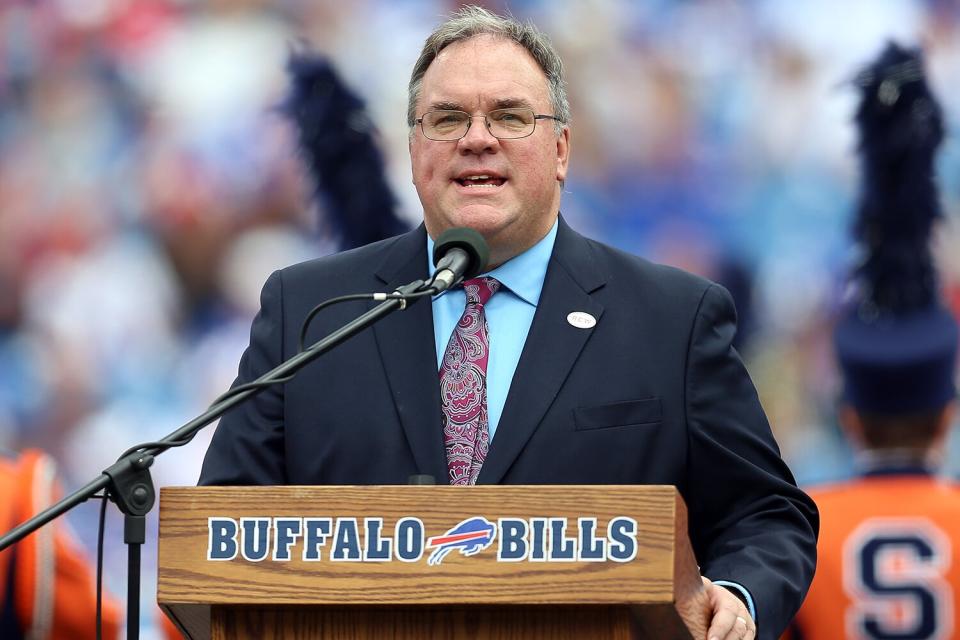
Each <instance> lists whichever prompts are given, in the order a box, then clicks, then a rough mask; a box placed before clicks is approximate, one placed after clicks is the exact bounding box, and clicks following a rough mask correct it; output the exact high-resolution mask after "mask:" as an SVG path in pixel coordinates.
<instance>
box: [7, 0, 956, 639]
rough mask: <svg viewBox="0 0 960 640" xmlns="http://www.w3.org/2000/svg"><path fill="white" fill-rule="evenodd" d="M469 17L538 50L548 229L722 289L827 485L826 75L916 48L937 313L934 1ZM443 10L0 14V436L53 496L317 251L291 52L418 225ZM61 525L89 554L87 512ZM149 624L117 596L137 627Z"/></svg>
mask: <svg viewBox="0 0 960 640" xmlns="http://www.w3.org/2000/svg"><path fill="white" fill-rule="evenodd" d="M482 4H484V5H485V6H488V7H489V8H491V9H494V10H501V11H502V10H505V9H507V10H510V11H512V12H513V13H514V14H515V15H516V16H518V17H521V18H529V19H531V20H533V21H534V22H536V23H537V24H538V25H539V26H540V27H542V28H543V29H544V30H545V31H547V33H549V34H550V35H551V36H552V38H553V39H554V42H555V44H556V45H557V47H558V49H559V50H560V52H561V54H562V55H563V56H564V59H565V62H566V64H567V73H568V81H569V85H570V87H569V88H570V94H571V103H572V107H573V113H574V121H573V135H572V145H573V155H572V169H571V176H570V178H569V179H568V181H567V183H566V187H565V191H566V193H565V195H564V201H563V204H562V210H563V213H564V215H565V216H566V217H567V219H568V220H569V221H570V222H571V224H572V225H573V226H574V227H575V228H576V229H578V230H580V231H581V232H583V233H585V234H587V235H591V236H594V237H596V238H598V239H601V240H604V241H606V242H608V243H610V244H613V245H615V246H618V247H621V248H623V249H626V250H628V251H631V252H635V253H638V254H640V255H644V256H646V257H649V258H651V259H653V260H655V261H658V262H665V263H668V264H673V265H676V266H680V267H682V268H686V269H688V270H692V271H694V272H697V273H700V274H703V275H706V276H708V277H711V278H713V279H716V280H718V281H720V282H722V283H723V284H725V285H726V286H727V287H728V288H730V290H731V291H732V292H733V294H734V296H735V298H736V300H737V304H738V308H739V311H740V315H741V330H740V335H739V338H738V340H739V347H740V349H741V351H742V353H743V354H744V358H745V360H746V362H747V365H748V368H749V369H750V371H751V374H752V375H753V377H754V380H755V382H756V383H757V386H758V387H759V389H760V393H761V397H762V400H763V403H764V406H765V408H766V410H767V412H768V414H769V416H770V419H771V422H772V425H773V428H774V431H775V433H776V435H777V437H778V440H779V442H780V444H781V447H782V449H783V453H784V456H785V458H786V459H787V461H788V462H789V463H790V464H791V466H792V468H793V470H794V472H795V473H796V475H797V477H798V480H799V481H800V482H801V483H802V484H805V485H810V484H813V483H820V482H824V481H829V480H833V479H840V478H844V477H846V476H848V475H849V474H850V473H851V472H852V453H851V451H850V450H849V448H848V447H847V445H845V444H844V442H843V439H842V437H841V435H840V432H839V429H838V427H837V425H836V420H835V415H834V410H835V406H836V399H837V395H838V391H839V389H838V377H837V372H836V367H835V365H834V363H833V360H832V353H831V347H830V332H831V327H832V324H833V321H834V318H835V317H836V315H837V312H838V309H839V307H840V304H841V302H842V300H843V296H844V290H845V286H846V280H845V274H846V273H847V272H848V270H849V268H850V266H851V265H852V264H853V262H854V260H855V259H856V252H855V250H854V248H853V247H852V246H851V243H850V241H849V239H848V233H847V229H848V222H849V220H850V219H851V216H852V214H853V211H854V208H855V203H856V199H857V193H858V188H859V182H858V178H859V173H858V163H857V156H856V131H855V128H854V126H853V124H852V116H853V109H854V105H855V102H856V99H857V97H858V92H857V90H856V89H855V88H854V87H853V85H852V84H851V80H852V78H853V77H854V75H855V74H856V72H857V71H858V70H859V69H860V68H861V67H863V66H864V65H865V64H866V63H868V62H869V61H870V60H872V59H873V58H874V57H875V56H876V55H878V54H879V52H880V51H881V49H882V48H883V46H884V45H885V44H886V42H887V41H888V40H890V39H893V40H896V41H897V42H899V43H900V44H902V45H905V46H921V47H923V49H924V51H925V52H926V56H927V70H928V74H929V78H930V83H931V86H932V88H933V90H934V92H935V94H936V95H937V97H938V98H939V99H940V102H941V104H942V106H943V107H944V110H945V114H946V124H947V129H948V133H947V140H946V142H945V144H944V145H943V147H942V148H941V151H940V155H939V159H938V165H937V167H938V179H939V184H940V186H941V195H942V201H943V205H944V210H945V213H946V219H945V220H944V223H943V225H942V227H941V229H940V230H939V232H938V235H937V238H936V255H937V259H938V262H939V265H940V270H941V275H942V278H943V282H942V283H943V286H944V291H945V295H946V296H947V299H948V300H949V301H950V302H951V304H952V306H953V308H954V309H960V225H958V224H957V222H956V218H957V217H958V214H960V142H958V133H960V90H958V89H957V87H956V79H957V78H960V4H958V3H957V2H955V0H940V1H935V0H928V1H921V0H912V1H908V0H884V2H875V1H874V0H844V1H843V2H834V1H833V0H805V1H804V2H796V1H794V0H755V1H753V2H737V1H734V0H685V1H684V0H644V1H642V2H628V1H625V0H624V1H615V0H582V1H575V0H519V1H515V2H508V3H507V2H485V3H482ZM457 6H458V3H456V2H443V1H439V0H409V1H397V0H354V1H352V2H349V3H348V2H342V1H339V0H326V1H322V0H210V1H202V0H4V2H2V3H0V446H3V447H6V448H9V449H21V448H24V447H27V446H38V447H41V448H43V449H46V450H47V451H49V452H50V453H52V454H53V455H54V456H55V457H56V459H57V460H58V462H59V464H60V469H61V472H62V474H63V476H64V479H65V482H66V484H67V487H68V488H69V489H73V488H76V487H77V486H79V485H80V484H81V483H83V482H85V481H87V480H88V479H90V478H92V477H93V476H95V475H96V474H98V473H99V472H100V471H101V470H102V469H103V468H105V467H106V466H108V465H109V464H110V463H111V462H112V461H113V460H114V459H115V458H116V456H117V455H119V454H120V453H121V452H122V451H123V450H124V449H126V448H127V447H128V446H130V445H132V444H135V443H137V442H141V441H147V440H151V439H155V438H158V437H160V436H163V435H164V434H166V433H168V432H170V431H172V430H174V429H175V428H177V427H179V426H180V425H182V424H183V423H185V422H186V421H188V420H189V419H190V418H192V417H193V416H194V415H196V414H198V413H200V412H201V411H202V410H203V409H205V408H206V406H207V405H208V403H209V402H210V401H211V400H212V399H213V398H214V397H216V396H217V395H218V394H219V393H221V392H222V391H223V390H225V389H226V388H227V387H228V386H229V384H230V382H231V381H232V379H233V376H234V374H235V371H236V365H237V361H238V359H239V357H240V354H241V352H242V350H243V348H244V346H245V345H246V342H247V331H248V328H249V323H250V320H251V319H252V317H253V315H254V314H255V313H256V310H257V307H258V294H259V289H260V286H261V285H262V283H263V281H264V280H265V279H266V277H267V275H269V273H270V271H272V270H273V269H275V268H278V267H281V266H284V265H287V264H291V263H293V262H297V261H300V260H303V259H307V258H310V257H313V256H317V255H322V254H326V253H330V252H333V251H337V250H338V249H339V248H341V242H340V239H339V238H338V237H337V236H336V233H335V228H336V225H334V224H331V219H332V218H331V216H332V215H333V213H332V212H331V211H329V210H328V208H325V205H324V203H323V202H316V201H315V200H314V199H313V198H312V197H311V193H312V191H313V182H312V178H311V176H310V174H309V172H308V171H307V169H306V164H305V162H304V159H303V157H302V155H301V154H300V153H298V150H297V144H296V131H295V129H294V128H293V126H292V124H291V123H290V122H289V121H288V119H286V118H285V117H284V116H283V115H282V114H280V113H279V111H278V109H277V108H276V107H277V105H278V104H279V103H280V101H281V100H282V98H283V96H284V94H285V93H286V91H287V90H288V79H287V77H286V75H285V71H284V68H285V64H286V61H287V58H288V56H289V55H290V52H291V51H306V50H311V51H316V52H319V53H321V54H323V55H325V56H327V57H329V59H330V61H331V62H332V63H333V64H334V65H335V67H336V68H337V70H338V71H339V73H340V75H341V77H342V78H343V79H344V81H345V82H346V83H347V84H348V85H349V86H350V87H351V88H352V89H353V90H354V91H355V92H356V93H357V94H358V95H359V96H360V97H361V98H362V99H363V100H364V101H366V103H367V106H368V110H369V114H370V117H371V119H372V120H373V122H374V123H376V125H377V127H378V138H377V139H378V142H379V144H380V147H381V150H382V152H383V154H384V158H385V161H386V170H387V176H388V180H389V184H390V186H391V187H392V189H393V191H394V194H395V198H396V212H397V214H398V215H399V216H400V217H401V218H402V219H404V220H406V221H408V222H409V224H410V225H411V226H412V225H414V224H416V223H417V221H418V220H419V217H420V210H419V204H418V201H417V199H416V194H415V192H414V190H413V187H412V184H411V182H410V169H409V161H408V156H407V150H406V141H407V128H406V124H405V110H406V85H407V81H408V78H409V73H410V69H411V67H412V65H413V62H414V60H415V59H416V56H417V54H418V53H419V50H420V46H421V45H422V42H423V40H424V38H425V37H426V35H427V34H428V33H429V31H430V30H431V29H432V27H433V26H434V25H435V24H436V23H437V22H438V21H439V20H440V18H441V17H442V16H444V15H446V14H447V13H449V12H450V11H451V10H453V9H455V8H456V7H457ZM209 436H210V433H204V434H201V435H200V436H198V437H197V439H196V441H195V442H194V443H192V444H191V445H189V446H188V447H186V448H184V449H180V450H173V451H170V452H168V453H166V454H165V455H163V456H162V457H160V458H158V460H157V462H156V465H155V466H154V469H153V473H154V479H155V481H156V483H157V484H158V485H159V486H163V485H184V484H194V483H195V482H196V479H197V476H198V473H199V466H200V462H201V460H202V456H203V452H204V450H205V448H206V444H207V442H208V440H209ZM958 440H960V438H957V437H954V438H953V442H952V444H951V447H950V450H951V455H950V460H948V464H947V467H946V472H947V473H949V474H951V475H954V476H957V475H958V473H960V443H958V442H957V441H958ZM155 515H156V514H155V513H154V518H155ZM70 519H71V522H72V523H73V525H74V527H75V528H76V529H77V531H78V532H79V534H80V536H81V538H82V539H83V540H84V541H85V542H86V543H87V545H88V546H90V547H92V546H93V544H94V541H95V528H96V508H95V506H94V505H92V504H88V505H83V506H81V507H79V508H78V509H75V510H74V512H72V513H71V514H70ZM120 524H121V519H120V516H119V515H118V514H116V513H115V512H113V511H111V515H110V517H109V522H108V525H109V526H108V532H107V545H108V548H107V572H108V573H107V582H108V586H109V587H110V588H111V590H113V591H114V592H115V593H118V594H122V593H124V586H123V585H124V580H125V557H126V555H125V554H126V551H125V549H124V548H123V545H122V544H121V541H122V534H121V533H120ZM154 533H155V532H154ZM154 553H155V551H154V549H153V548H152V547H151V548H148V549H147V550H146V562H145V574H144V580H143V582H144V587H143V588H144V597H146V598H152V597H153V589H154V584H155V564H154V562H155V561H154V560H153V559H152V554H154ZM151 571H153V572H154V573H151ZM151 616H152V612H151V610H150V607H147V608H145V616H144V617H145V620H144V623H143V628H144V632H145V634H146V636H145V637H150V635H151V634H155V633H156V632H155V630H154V628H155V621H154V620H152V619H151Z"/></svg>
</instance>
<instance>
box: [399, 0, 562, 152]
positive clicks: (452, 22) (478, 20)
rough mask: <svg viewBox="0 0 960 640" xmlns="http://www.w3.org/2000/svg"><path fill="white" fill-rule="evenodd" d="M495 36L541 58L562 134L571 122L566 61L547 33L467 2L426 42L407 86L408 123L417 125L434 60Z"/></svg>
mask: <svg viewBox="0 0 960 640" xmlns="http://www.w3.org/2000/svg"><path fill="white" fill-rule="evenodd" d="M479 35H491V36H497V37H500V38H505V39H507V40H512V41H513V42H516V43H517V44H519V45H520V46H521V47H523V48H524V49H526V50H527V51H529V52H530V55H531V56H533V59H534V60H536V61H537V64H538V65H540V68H541V69H542V70H543V73H544V75H546V77H547V85H548V87H549V90H550V102H551V104H552V105H553V115H555V116H556V117H557V118H559V119H560V120H559V121H557V120H554V122H553V124H554V129H555V130H556V132H557V133H558V134H559V133H561V132H562V131H563V126H564V124H565V123H568V122H570V102H569V101H568V100H567V88H566V83H565V82H564V81H563V62H562V61H561V60H560V56H559V55H558V54H557V51H556V49H554V48H553V44H552V43H551V42H550V39H549V38H547V36H546V35H545V34H544V33H543V32H542V31H540V30H539V29H537V27H535V26H534V25H533V24H531V23H526V24H524V23H521V22H518V21H517V20H516V19H514V18H513V17H502V16H498V15H496V14H494V13H491V12H489V11H487V10H486V9H484V8H482V7H478V6H475V5H467V6H465V7H463V8H461V9H460V10H459V11H457V12H456V13H454V14H453V15H452V16H451V17H450V18H449V19H448V20H447V21H446V22H444V23H442V24H441V25H440V26H438V27H437V28H436V29H435V30H434V31H433V33H431V34H430V36H429V37H428V38H427V40H426V42H424V43H423V50H422V51H421V52H420V57H419V58H417V63H416V64H415V65H413V73H412V74H411V75H410V85H409V87H408V89H407V125H408V126H410V127H411V128H412V127H413V126H414V124H415V122H416V118H417V111H416V109H417V100H418V99H419V98H420V89H421V87H422V85H423V76H424V74H426V72H427V68H428V67H429V66H430V65H431V64H432V63H433V61H434V59H436V57H437V56H438V55H439V54H440V52H441V51H443V50H444V49H445V48H446V47H449V46H450V45H452V44H454V43H456V42H462V41H464V40H469V39H470V38H473V37H474V36H479Z"/></svg>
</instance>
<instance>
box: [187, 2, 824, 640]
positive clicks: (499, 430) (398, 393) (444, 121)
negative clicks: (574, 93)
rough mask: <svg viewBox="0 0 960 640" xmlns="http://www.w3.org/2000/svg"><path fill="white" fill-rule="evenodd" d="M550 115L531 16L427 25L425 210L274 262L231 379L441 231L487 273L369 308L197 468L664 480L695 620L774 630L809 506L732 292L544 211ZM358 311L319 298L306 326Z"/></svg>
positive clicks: (422, 70)
mask: <svg viewBox="0 0 960 640" xmlns="http://www.w3.org/2000/svg"><path fill="white" fill-rule="evenodd" d="M569 121H570V114H569V106H568V104H567V99H566V94H565V90H564V83H563V77H562V66H561V62H560V59H559V57H558V56H557V55H556V53H555V51H554V50H553V48H552V46H551V45H550V44H549V42H548V41H547V40H546V38H545V37H544V36H543V35H542V34H541V33H540V32H539V31H537V30H536V29H535V28H534V27H532V26H528V25H522V24H519V23H517V22H515V21H513V20H508V19H504V18H500V17H498V16H495V15H492V14H490V13H488V12H487V11H485V10H483V9H480V8H476V7H467V8H464V9H462V10H460V11H459V12H458V13H457V14H456V15H455V16H453V17H452V18H451V19H450V20H448V21H447V22H446V23H444V24H442V25H441V26H440V27H438V28H437V30H436V31H435V32H434V33H433V34H432V35H431V36H430V37H429V38H428V39H427V42H426V44H425V46H424V49H423V52H422V53H421V56H420V59H419V60H418V61H417V63H416V65H415V67H414V71H413V74H412V77H411V81H410V90H409V109H408V124H409V125H410V145H409V146H410V158H411V162H412V166H413V182H414V185H415V186H416V188H417V192H418V194H419V196H420V200H421V203H422V204H423V209H424V225H423V226H421V227H420V228H419V229H417V230H416V231H414V232H411V233H408V234H406V235H402V236H399V237H396V238H392V239H389V240H386V241H383V242H379V243H376V244H373V245H369V246H367V247H362V248H360V249H357V250H354V251H349V252H346V253H343V254H339V255H335V256H329V257H327V258H323V259H321V260H318V261H314V262H311V263H307V264H303V265H298V266H294V267H291V268H288V269H285V270H282V271H280V272H277V273H275V274H273V275H272V276H271V278H270V279H269V280H268V282H267V284H266V285H265V287H264V291H263V296H262V308H261V311H260V314H259V315H258V317H257V319H256V320H255V321H254V325H253V329H252V335H251V344H250V347H249V348H248V350H247V351H246V353H245V355H244V357H243V359H242V361H241V365H240V376H239V379H238V380H239V381H247V380H251V379H253V378H255V377H256V376H258V375H260V374H261V373H263V372H264V371H266V370H268V369H269V368H271V367H273V366H275V365H277V364H278V363H279V362H280V361H281V360H283V359H284V358H288V357H290V356H291V355H293V353H294V352H295V348H294V347H293V346H292V345H293V344H295V343H296V341H297V339H296V336H297V333H298V331H299V328H300V323H301V322H302V320H303V318H304V317H305V316H306V314H307V313H308V312H309V310H310V308H311V307H312V306H314V305H315V304H316V303H317V302H318V301H320V300H323V299H326V298H330V297H333V296H338V295H341V294H345V293H354V292H360V291H379V290H392V289H393V288H395V287H397V286H400V285H403V284H406V283H408V282H410V281H413V280H416V279H418V278H425V277H426V276H427V273H428V269H429V260H428V255H429V254H430V252H431V251H432V247H433V244H432V243H433V240H434V239H436V238H437V237H438V236H439V235H440V234H441V233H443V232H444V231H445V230H447V229H450V228H454V227H461V226H464V227H470V228H472V229H475V230H477V231H479V232H480V233H481V234H482V235H483V236H484V238H485V239H486V241H487V243H488V244H489V245H490V260H489V263H488V265H487V268H486V270H485V271H486V276H488V277H489V278H490V279H487V278H481V279H477V280H473V281H470V282H468V283H465V287H464V288H458V289H455V290H452V291H449V292H447V293H446V294H444V295H442V296H438V297H437V298H435V299H434V300H433V302H432V306H428V305H426V304H418V305H414V306H412V307H411V308H410V309H409V310H405V311H403V312H402V313H398V314H394V315H392V316H390V317H388V318H386V319H385V320H384V321H382V322H380V323H378V324H376V325H375V326H374V327H373V329H372V330H371V331H368V332H365V333H362V334H360V335H358V336H356V337H354V338H352V339H351V340H349V341H347V342H346V343H345V344H343V345H342V346H341V347H338V348H337V349H335V350H333V351H331V352H330V353H329V354H327V355H325V356H324V358H323V359H321V360H320V361H318V362H316V363H314V364H312V365H311V366H309V367H307V368H305V369H304V370H303V371H302V372H301V373H300V374H298V376H297V377H296V378H295V379H294V380H292V381H291V382H289V383H287V384H286V385H284V387H283V388H282V389H280V388H273V389H271V390H268V391H266V392H265V393H263V394H261V395H260V396H258V397H257V398H256V399H255V400H254V401H252V402H250V403H248V404H246V405H244V406H243V407H242V408H240V409H238V410H237V411H236V412H234V413H232V414H230V415H228V416H226V417H225V418H224V420H223V421H222V422H221V424H220V426H219V428H218V430H217V433H216V435H215V436H214V439H213V442H212V444H211V447H210V450H209V452H208V453H207V458H206V460H205V462H204V468H203V472H202V475H201V483H203V484H287V483H289V484H396V483H403V482H405V481H406V480H407V478H408V477H409V476H410V475H412V474H429V475H432V476H434V477H435V478H438V479H440V480H441V481H442V479H443V478H446V479H447V481H449V482H451V483H452V484H470V483H473V482H479V483H512V484H547V483H556V484H567V483H570V484H578V483H579V484H672V485H676V486H677V487H678V488H679V490H680V491H681V493H682V494H683V496H684V497H685V499H686V502H687V504H688V508H689V515H690V523H691V526H690V535H691V539H692V542H693V546H694V549H695V552H696V555H697V558H698V561H699V563H700V566H701V572H702V574H703V575H704V576H705V580H704V581H705V585H706V590H707V593H708V596H709V599H710V602H711V606H712V608H713V619H712V624H711V627H710V630H709V637H710V638H711V639H713V638H717V639H718V640H725V639H728V638H729V639H733V638H751V639H752V638H754V637H761V638H775V637H777V635H778V634H779V633H780V632H781V631H782V629H783V628H784V627H785V626H786V624H787V622H788V621H789V620H790V618H791V617H792V616H793V614H794V612H795V610H796V608H797V607H798V606H799V603H800V601H801V599H802V598H803V594H804V592H805V590H806V587H807V585H808V583H809V580H810V578H811V575H812V573H813V565H814V553H815V551H814V550H815V542H816V530H817V515H816V510H815V507H814V506H813V504H812V503H811V502H810V500H809V499H808V498H807V497H806V495H805V494H803V493H802V492H801V491H800V490H799V489H797V488H796V486H795V485H794V482H793V479H792V477H791V475H790V472H789V471H788V469H787V468H786V466H785V465H784V464H783V462H782V461H781V459H780V457H779V453H778V451H777V447H776V444H775V442H774V440H773V437H772V435H771V433H770V430H769V427H768V425H767V422H766V418H765V416H764V414H763V411H762V409H761V407H760V404H759V402H758V400H757V396H756V392H755V390H754V388H753V385H752V383H751V382H750V380H749V377H748V376H747V373H746V371H745V370H744V368H743V366H742V364H741V362H740V359H739V357H738V356H737V355H736V352H735V351H733V349H732V347H731V346H730V342H731V340H732V339H733V336H734V333H735V313H734V310H733V305H732V303H731V300H730V298H729V295H728V294H727V293H726V292H725V291H724V290H722V289H721V288H720V287H717V286H715V285H713V284H711V283H709V282H707V281H704V280H701V279H699V278H695V277H693V276H690V275H688V274H685V273H682V272H680V271H678V270H675V269H671V268H667V267H661V266H655V265H652V264H650V263H648V262H646V261H643V260H641V259H639V258H636V257H633V256H629V255H626V254H623V253H620V252H618V251H616V250H614V249H611V248H609V247H606V246H603V245H601V244H599V243H596V242H593V241H591V240H588V239H586V238H584V237H582V236H580V235H578V234H577V233H576V232H574V231H573V230H571V229H570V227H569V226H567V224H566V223H565V222H564V221H563V219H562V218H560V217H559V210H560V193H561V187H562V184H563V182H564V180H565V179H566V176H567V168H568V163H569V158H570V135H571V134H570V126H569ZM465 303H468V304H465ZM366 309H367V305H366V304H364V303H358V304H353V305H349V304H344V305H340V306H338V307H332V308H330V309H329V310H326V311H324V313H323V314H321V315H319V316H318V317H317V319H316V321H315V322H314V323H313V325H312V326H311V331H310V334H309V338H310V340H316V339H318V338H320V337H322V336H324V335H327V334H329V333H330V332H331V331H332V330H334V329H335V328H337V327H338V326H340V325H342V324H344V323H345V322H346V321H348V320H349V319H351V318H353V317H355V316H357V315H359V313H361V312H363V311H365V310H366ZM461 314H462V316H461ZM438 370H439V378H440V380H439V384H438ZM708 578H709V579H708ZM711 580H718V581H721V582H722V583H723V584H724V585H725V586H726V588H723V587H720V586H718V585H717V584H716V583H713V582H711ZM757 629H759V635H757V636H755V634H756V633H757V631H756V630H757Z"/></svg>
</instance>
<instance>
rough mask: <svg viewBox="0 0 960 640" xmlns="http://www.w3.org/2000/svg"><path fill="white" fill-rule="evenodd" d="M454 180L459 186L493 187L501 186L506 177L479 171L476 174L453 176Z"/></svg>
mask: <svg viewBox="0 0 960 640" xmlns="http://www.w3.org/2000/svg"><path fill="white" fill-rule="evenodd" d="M454 181H455V182H456V183H457V184H459V185H460V186H461V187H471V188H476V189H484V188H487V189H489V188H493V187H499V186H502V185H503V184H504V183H505V182H506V181H507V179H506V178H501V177H500V176H495V175H491V174H488V173H479V174H476V175H468V176H462V177H460V178H455V179H454Z"/></svg>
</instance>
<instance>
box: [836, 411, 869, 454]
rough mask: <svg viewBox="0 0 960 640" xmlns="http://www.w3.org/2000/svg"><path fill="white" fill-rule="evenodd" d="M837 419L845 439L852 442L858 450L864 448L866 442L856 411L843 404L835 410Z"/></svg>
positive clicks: (861, 422)
mask: <svg viewBox="0 0 960 640" xmlns="http://www.w3.org/2000/svg"><path fill="white" fill-rule="evenodd" d="M837 418H838V419H839V421H840V426H841V427H842V428H843V432H844V433H845V434H846V435H847V438H848V439H849V440H850V441H851V442H853V443H854V444H855V445H856V446H857V448H858V449H862V448H864V446H865V443H866V440H865V439H864V437H863V421H861V420H860V414H859V413H857V410H856V409H854V408H853V407H851V406H850V405H849V404H847V403H843V404H841V405H840V407H839V409H838V410H837Z"/></svg>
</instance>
